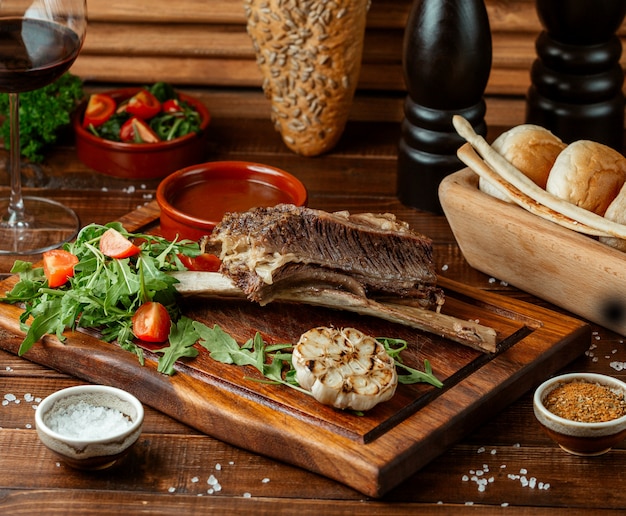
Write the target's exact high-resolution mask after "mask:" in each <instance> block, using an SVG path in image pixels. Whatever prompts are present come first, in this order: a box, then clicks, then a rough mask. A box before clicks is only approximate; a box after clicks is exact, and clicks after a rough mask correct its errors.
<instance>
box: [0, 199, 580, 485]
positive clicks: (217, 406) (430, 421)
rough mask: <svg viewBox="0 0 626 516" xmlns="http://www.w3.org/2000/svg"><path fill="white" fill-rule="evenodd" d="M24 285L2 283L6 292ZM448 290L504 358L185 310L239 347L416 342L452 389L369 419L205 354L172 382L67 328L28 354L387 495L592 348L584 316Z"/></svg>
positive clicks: (229, 306) (241, 314)
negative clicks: (355, 339) (349, 338)
mask: <svg viewBox="0 0 626 516" xmlns="http://www.w3.org/2000/svg"><path fill="white" fill-rule="evenodd" d="M155 221H158V208H157V207H156V205H155V204H149V205H147V206H146V207H143V208H141V209H139V210H137V211H135V212H133V213H131V214H129V215H128V216H126V217H125V218H124V219H123V220H122V223H123V224H124V225H125V227H126V228H127V229H129V230H130V231H138V230H142V231H145V230H147V229H148V228H149V227H150V226H154V225H155ZM15 281H16V278H9V279H8V280H5V281H4V282H2V283H0V293H4V292H5V291H6V290H8V289H10V288H11V287H12V286H13V284H14V283H15ZM440 284H441V286H442V287H443V288H444V290H445V293H446V298H447V301H446V304H445V307H444V308H445V312H446V313H449V314H452V315H455V316H457V317H460V318H464V319H472V320H479V321H480V323H482V324H484V325H487V326H491V327H493V328H494V329H496V331H497V334H498V342H499V348H498V352H497V353H495V354H483V353H481V352H479V351H476V350H474V349H471V348H468V347H465V346H462V345H459V344H456V343H453V342H450V341H447V340H446V339H443V338H441V337H437V336H435V335H432V334H427V333H424V332H421V331H419V330H414V329H410V328H406V327H403V326H399V325H396V324H393V323H388V322H385V321H381V320H378V319H374V318H371V317H365V316H359V315H356V314H348V313H343V312H339V311H333V310H328V309H322V308H313V307H308V306H300V305H288V304H279V303H276V304H270V305H268V306H266V307H260V306H257V305H255V304H252V303H250V302H248V301H207V300H187V301H186V302H185V312H186V314H187V315H189V316H191V317H193V318H196V319H198V320H200V321H203V322H205V323H207V324H209V325H213V324H219V325H220V326H221V327H222V328H223V329H224V330H225V331H227V332H228V333H230V334H231V335H233V337H235V338H236V339H237V340H238V342H240V343H242V342H244V341H245V340H247V339H249V338H251V337H253V336H254V334H255V333H256V332H257V331H259V332H261V334H262V335H263V337H264V338H265V339H266V340H267V341H268V342H296V341H297V339H298V338H299V336H300V335H301V334H302V333H303V332H305V331H307V330H308V329H311V328H313V327H315V326H318V325H325V326H331V325H332V326H336V327H342V326H354V327H357V328H359V329H361V330H362V331H364V332H365V333H368V334H370V335H374V336H384V337H396V338H403V339H406V340H407V341H408V342H409V344H410V346H409V349H408V350H407V351H406V352H405V353H404V355H403V360H404V362H405V363H406V364H407V365H411V366H413V367H416V368H421V367H422V365H423V361H424V359H428V360H429V361H430V363H431V365H432V367H433V371H434V372H435V374H436V375H437V376H438V377H439V379H440V380H442V381H443V383H444V387H443V388H441V389H438V388H435V387H432V386H430V385H426V384H415V385H400V386H399V387H398V390H397V392H396V394H395V396H394V397H393V398H392V400H390V401H389V402H386V403H384V404H381V405H379V406H377V407H376V408H374V409H373V410H371V411H370V412H368V413H367V414H366V415H364V416H357V415H354V414H352V413H350V412H342V411H337V410H334V409H332V408H329V407H326V406H323V405H320V404H319V403H317V402H316V401H315V400H314V399H313V398H311V397H310V396H307V395H305V394H301V393H299V392H296V391H294V390H293V389H289V388H286V387H281V386H272V385H267V384H263V383H259V382H255V381H252V380H250V379H249V377H255V376H257V374H256V372H255V370H253V369H249V368H244V367H239V366H230V365H224V364H221V363H217V362H215V361H214V360H212V359H211V358H210V357H208V353H207V352H206V351H204V350H201V352H200V356H199V357H198V358H196V359H193V360H190V361H186V362H181V363H179V364H178V367H177V373H176V374H175V375H173V376H171V377H169V376H164V375H162V374H160V373H158V372H156V363H155V360H154V356H153V355H151V354H150V352H148V359H147V360H146V365H145V366H143V367H142V366H140V365H139V363H138V362H137V359H136V357H135V356H134V355H132V354H131V353H128V352H126V351H123V350H121V349H120V348H119V347H117V346H116V345H114V344H107V343H105V342H102V341H100V340H98V339H97V337H96V336H93V335H88V334H85V333H82V332H68V333H67V340H66V342H65V344H61V343H60V342H59V341H58V340H57V339H56V338H55V337H53V336H48V337H45V338H44V339H42V342H41V343H40V344H37V345H35V346H34V347H33V348H32V349H31V350H30V351H29V352H28V354H27V355H26V356H25V358H26V359H28V360H31V361H33V362H36V363H39V364H42V365H45V366H48V367H51V368H53V369H56V370H59V371H62V372H64V373H68V374H71V375H74V376H76V377H77V378H80V379H82V380H86V381H89V382H94V383H103V384H108V385H113V386H116V387H120V388H123V389H125V390H127V391H129V392H131V393H133V394H134V395H136V396H137V397H138V398H139V399H140V400H141V401H142V402H143V403H145V404H147V405H150V406H152V407H153V408H155V409H157V410H160V411H162V412H164V413H166V414H168V415H170V416H171V417H173V418H175V419H177V420H179V421H181V422H183V423H186V424H188V425H190V426H192V427H194V428H197V429H198V430H200V431H202V432H204V433H206V434H208V435H211V436H213V437H216V438H218V439H221V440H223V441H226V442H228V443H231V444H233V445H236V446H239V447H242V448H245V449H248V450H251V451H253V452H256V453H260V454H263V455H267V456H269V457H272V458H275V459H278V460H282V461H285V462H288V463H291V464H294V465H297V466H300V467H302V468H305V469H307V470H310V471H313V472H317V473H320V474H322V475H325V476H327V477H330V478H332V479H335V480H337V481H339V482H342V483H344V484H346V485H348V486H351V487H353V488H354V489H356V490H358V491H360V492H362V493H364V494H366V495H369V496H372V497H380V496H382V495H383V494H384V493H386V492H387V491H389V490H390V489H391V488H393V487H394V486H396V485H397V484H399V483H400V482H402V481H403V480H405V479H406V478H407V477H409V476H410V475H411V474H413V473H414V472H416V471H417V470H419V469H420V468H422V467H423V466H424V465H426V464H428V462H430V461H431V460H433V459H435V458H436V457H437V456H438V455H439V454H441V453H442V452H444V451H445V450H446V449H447V448H448V447H449V446H451V445H452V444H453V443H455V442H456V441H458V440H459V439H460V438H462V437H463V436H464V435H466V434H467V433H469V432H470V431H472V430H473V429H474V428H475V427H476V426H478V425H479V424H480V423H482V422H483V421H484V420H485V419H487V418H489V417H491V416H493V415H494V414H496V413H497V412H498V411H500V410H501V409H502V408H503V407H505V406H506V405H507V404H509V403H511V402H512V401H514V400H515V399H517V398H518V397H519V396H521V395H522V394H524V393H525V392H526V391H528V390H529V389H531V388H532V387H533V386H535V385H537V384H538V383H539V382H540V381H542V380H543V379H545V378H546V377H547V376H549V375H551V374H552V373H554V372H556V371H557V370H558V369H559V368H561V367H562V366H564V365H565V364H567V363H568V362H570V361H571V360H573V359H574V358H576V357H577V356H579V355H580V354H582V353H583V352H584V351H585V350H586V349H587V348H588V346H589V344H590V338H591V330H590V327H589V326H588V325H587V324H585V323H583V322H581V321H578V320H576V319H573V318H570V317H567V316H564V315H561V314H557V313H555V312H552V311H550V310H546V309H543V308H540V307H537V306H534V305H530V304H527V303H523V302H521V301H518V300H514V299H509V298H505V297H502V296H499V295H496V294H492V293H489V292H483V291H479V290H476V289H472V288H470V287H467V286H464V285H461V284H457V283H454V282H452V281H449V280H446V279H444V278H442V279H441V281H440ZM20 313H21V310H20V309H19V308H18V307H16V306H12V305H6V304H0V326H2V327H3V328H4V329H5V330H6V332H8V333H9V334H11V335H15V336H19V335H21V332H20V329H19V320H18V318H19V315H20ZM5 337H6V335H5ZM20 341H21V338H2V339H0V347H2V348H3V349H5V350H7V351H10V352H12V353H17V349H18V348H19V343H20Z"/></svg>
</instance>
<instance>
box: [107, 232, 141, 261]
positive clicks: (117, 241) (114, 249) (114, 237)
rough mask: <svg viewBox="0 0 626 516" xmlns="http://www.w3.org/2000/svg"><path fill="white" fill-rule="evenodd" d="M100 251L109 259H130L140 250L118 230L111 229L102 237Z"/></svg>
mask: <svg viewBox="0 0 626 516" xmlns="http://www.w3.org/2000/svg"><path fill="white" fill-rule="evenodd" d="M100 251H102V254H104V255H105V256H108V257H109V258H129V257H131V256H135V255H136V254H137V253H139V251H140V249H139V247H137V246H136V245H135V244H133V243H132V242H131V241H130V240H128V238H126V237H125V236H124V235H122V234H121V233H120V232H119V231H118V230H117V229H114V228H109V229H107V230H106V231H105V232H104V233H103V234H102V236H101V237H100Z"/></svg>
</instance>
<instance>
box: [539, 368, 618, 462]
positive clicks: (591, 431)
mask: <svg viewBox="0 0 626 516" xmlns="http://www.w3.org/2000/svg"><path fill="white" fill-rule="evenodd" d="M576 381H577V382H589V383H597V384H600V385H603V386H606V387H609V388H610V389H611V390H612V391H613V392H615V393H620V394H622V395H623V396H626V383H624V382H622V381H620V380H618V379H617V378H613V377H612V376H607V375H602V374H595V373H569V374H564V375H560V376H556V377H554V378H551V379H549V380H546V381H545V382H544V383H542V384H541V385H540V386H539V387H538V388H537V390H536V391H535V395H534V398H533V409H534V412H535V417H536V418H537V420H538V421H539V423H540V424H541V426H542V428H543V430H544V431H545V432H546V433H547V434H548V435H549V436H550V437H551V438H552V439H553V440H554V441H555V442H556V443H557V444H558V445H559V446H560V447H561V448H562V449H563V450H565V451H566V452H568V453H572V454H574V455H583V456H593V455H602V454H604V453H606V452H608V451H609V450H610V449H611V448H612V447H613V446H615V445H616V444H619V443H620V442H621V441H623V440H624V439H625V438H626V416H622V417H619V418H616V419H612V420H610V421H602V422H592V423H586V422H581V421H573V420H570V419H565V418H563V417H560V416H557V415H555V414H553V413H552V412H550V411H549V410H548V409H547V408H546V407H545V405H544V401H545V400H546V397H547V396H548V394H549V393H550V392H552V391H553V390H554V389H556V388H557V387H559V386H561V385H564V384H567V383H570V382H576Z"/></svg>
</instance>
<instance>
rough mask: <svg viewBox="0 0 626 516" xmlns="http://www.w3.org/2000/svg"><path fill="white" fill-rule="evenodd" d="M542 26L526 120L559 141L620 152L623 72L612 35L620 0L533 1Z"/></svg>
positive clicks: (622, 5) (622, 9)
mask: <svg viewBox="0 0 626 516" xmlns="http://www.w3.org/2000/svg"><path fill="white" fill-rule="evenodd" d="M536 7H537V14H538V16H539V20H540V21H541V23H542V25H543V27H544V28H545V30H544V31H542V32H541V33H540V34H539V36H538V38H537V40H536V43H535V48H536V51H537V56H538V58H537V59H536V60H535V62H534V63H533V66H532V69H531V83H532V84H531V86H530V88H529V90H528V96H527V108H526V121H527V122H528V123H532V124H537V125H541V126H543V127H545V128H547V129H550V130H551V131H552V132H553V133H554V134H556V135H557V136H559V137H560V138H561V139H562V140H563V141H565V142H567V143H571V142H573V141H575V140H594V141H597V142H600V143H604V144H605V145H608V146H610V147H613V148H614V149H616V150H617V151H619V152H622V150H623V149H622V148H623V145H624V95H623V93H622V85H623V83H624V72H623V70H622V67H621V66H620V57H621V54H622V44H621V41H620V39H619V38H618V37H617V35H616V31H617V29H618V28H619V26H620V25H621V23H622V21H623V19H624V16H625V15H626V1H624V0H578V1H576V2H564V1H563V0H537V3H536Z"/></svg>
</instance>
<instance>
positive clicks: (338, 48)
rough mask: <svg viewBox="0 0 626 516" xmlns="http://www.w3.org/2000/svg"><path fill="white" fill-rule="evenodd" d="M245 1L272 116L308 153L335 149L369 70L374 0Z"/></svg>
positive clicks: (290, 142)
mask: <svg viewBox="0 0 626 516" xmlns="http://www.w3.org/2000/svg"><path fill="white" fill-rule="evenodd" d="M300 4H301V2H299V1H296V0H245V2H244V7H245V11H246V17H247V31H248V34H249V35H250V37H251V39H252V43H253V46H254V50H255V53H256V57H257V65H258V67H259V69H260V71H261V73H262V75H263V91H264V92H265V96H266V97H267V98H269V99H270V101H271V104H272V111H271V117H272V121H273V123H274V127H275V128H276V130H277V131H279V132H280V134H281V135H282V138H283V142H284V143H285V145H287V147H289V148H290V149H291V150H293V151H294V152H296V153H298V154H301V155H303V156H316V155H318V154H322V153H324V152H326V151H328V150H330V149H331V148H333V147H334V146H335V145H336V144H337V142H338V140H339V138H340V137H341V135H342V133H343V130H344V128H345V125H346V122H347V120H348V114H349V111H350V108H351V106H352V100H353V98H354V92H355V90H356V85H357V82H358V79H359V73H360V69H361V56H362V53H363V38H364V35H365V21H366V16H367V11H368V8H369V4H370V0H335V1H334V2H327V1H326V0H311V1H310V2H307V4H308V5H307V6H306V8H301V7H302V6H301V5H300Z"/></svg>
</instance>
